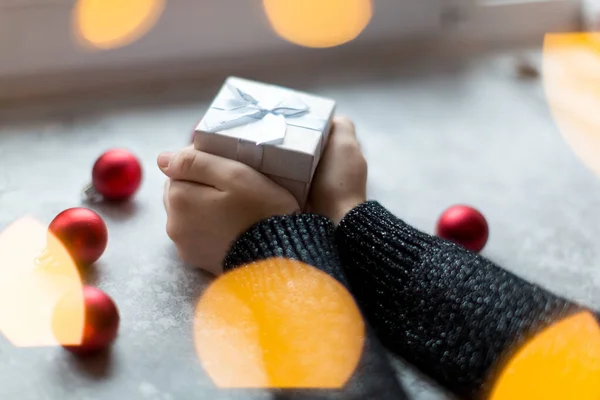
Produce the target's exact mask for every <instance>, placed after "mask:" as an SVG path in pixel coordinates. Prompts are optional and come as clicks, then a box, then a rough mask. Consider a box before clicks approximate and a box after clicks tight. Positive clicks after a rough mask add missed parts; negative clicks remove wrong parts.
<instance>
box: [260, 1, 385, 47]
mask: <svg viewBox="0 0 600 400" xmlns="http://www.w3.org/2000/svg"><path fill="white" fill-rule="evenodd" d="M263 7H264V9H265V12H266V14H267V17H268V19H269V21H270V23H271V26H272V27H273V29H274V30H275V32H276V33H277V34H278V35H279V36H281V37H282V38H283V39H285V40H288V41H290V42H292V43H295V44H297V45H300V46H305V47H318V48H323V47H333V46H338V45H341V44H344V43H346V42H349V41H351V40H353V39H355V38H356V37H357V36H358V35H360V33H361V32H362V31H363V30H364V29H365V28H366V27H367V25H368V24H369V21H370V20H371V17H372V15H373V5H372V2H371V0H302V1H298V0H263Z"/></svg>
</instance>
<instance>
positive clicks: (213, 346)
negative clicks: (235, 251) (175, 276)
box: [194, 258, 365, 389]
mask: <svg viewBox="0 0 600 400" xmlns="http://www.w3.org/2000/svg"><path fill="white" fill-rule="evenodd" d="M364 336H365V326H364V322H363V320H362V317H361V314H360V312H359V310H358V307H357V306H356V303H355V302H354V300H353V298H352V296H351V295H350V294H349V293H348V291H347V290H346V289H345V288H344V286H342V285H341V284H340V283H339V282H338V281H336V280H335V279H333V278H332V277H330V276H329V275H327V274H325V273H323V272H321V271H319V270H317V269H316V268H313V267H311V266H308V265H306V264H303V263H301V262H298V261H292V260H287V259H281V258H274V259H269V260H266V261H262V262H259V263H255V264H251V265H248V266H245V267H242V268H238V269H236V270H233V271H231V272H229V273H227V274H225V275H223V276H221V277H220V278H218V279H217V280H216V281H214V282H213V283H212V284H211V286H209V288H208V289H207V290H206V291H205V292H204V294H203V295H202V297H201V299H200V301H199V303H198V307H197V309H196V317H195V324H194V337H195V342H196V349H197V351H198V356H199V358H200V361H201V362H202V365H203V366H204V368H205V370H206V372H207V373H208V375H209V376H210V378H211V379H212V380H213V382H214V383H215V384H216V385H217V386H219V387H222V388H329V389H330V388H341V387H342V386H343V385H344V384H345V383H346V382H347V381H348V379H349V378H350V376H351V375H352V373H353V372H354V370H355V369H356V366H357V365H358V361H359V359H360V356H361V354H362V348H363V344H364Z"/></svg>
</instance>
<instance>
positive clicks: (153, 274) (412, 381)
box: [0, 57, 600, 400]
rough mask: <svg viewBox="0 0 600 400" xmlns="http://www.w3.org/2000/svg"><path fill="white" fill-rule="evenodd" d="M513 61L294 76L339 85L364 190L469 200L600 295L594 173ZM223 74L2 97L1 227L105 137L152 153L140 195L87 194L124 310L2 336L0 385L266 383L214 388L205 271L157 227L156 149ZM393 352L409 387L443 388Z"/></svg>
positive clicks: (47, 192) (431, 207)
mask: <svg viewBox="0 0 600 400" xmlns="http://www.w3.org/2000/svg"><path fill="white" fill-rule="evenodd" d="M508 61H509V59H506V58H503V57H499V58H496V57H488V58H484V59H481V60H478V61H477V62H473V63H470V64H469V65H467V66H465V67H461V66H458V65H455V66H447V67H444V68H441V67H439V68H438V67H437V66H435V65H426V66H422V67H420V68H419V70H418V71H417V70H412V71H411V70H406V71H402V72H401V71H393V70H394V68H392V69H391V70H392V71H390V70H388V71H387V72H386V73H385V76H380V75H378V73H372V74H371V75H370V76H371V77H375V78H374V79H370V78H369V76H367V75H369V74H366V75H365V73H364V71H363V72H356V71H355V72H352V71H350V72H347V73H346V74H340V76H338V77H336V79H335V80H329V79H328V78H327V77H325V76H322V77H319V78H318V81H317V80H315V81H314V82H313V84H312V85H303V86H302V87H299V89H306V90H309V91H312V92H315V93H317V94H322V95H325V96H328V97H332V98H334V99H336V100H337V101H338V102H339V113H343V114H347V115H350V116H352V117H353V118H354V119H355V121H356V124H357V127H358V129H359V136H360V139H361V141H362V143H363V146H364V149H365V152H366V154H367V158H368V160H369V166H370V183H369V187H370V197H372V198H375V199H378V200H380V201H381V202H382V203H383V204H384V205H386V206H388V207H389V208H390V209H391V210H392V211H394V212H395V213H397V215H399V216H401V217H402V218H403V219H405V220H406V221H407V222H409V223H412V224H413V225H415V226H417V227H418V228H421V229H422V230H424V231H427V232H432V231H433V227H434V224H435V220H436V218H437V217H438V215H439V214H440V213H441V211H442V210H443V209H444V208H445V207H447V206H449V205H451V204H453V203H457V202H460V203H470V204H472V205H475V206H476V207H478V208H479V209H480V210H481V211H482V212H483V213H484V214H485V215H486V216H487V218H488V221H489V224H490V227H491V237H490V242H489V244H488V246H487V247H486V249H485V250H484V254H485V255H486V256H488V257H490V258H491V259H493V260H495V261H497V262H498V263H500V264H501V265H504V266H505V267H507V268H508V269H511V270H513V271H514V272H516V273H517V274H519V275H521V276H523V277H525V278H526V279H530V280H533V281H536V282H539V283H540V284H543V285H544V286H546V287H547V288H549V289H551V290H553V291H556V292H558V293H560V294H563V295H566V296H568V297H569V298H571V299H574V300H577V301H581V302H584V303H586V304H588V305H591V306H594V307H597V308H600V295H599V294H598V293H599V292H598V287H600V247H599V246H598V245H597V243H596V239H597V238H598V237H600V224H599V223H598V222H599V221H600V211H599V207H598V206H600V202H599V200H598V199H600V181H599V180H598V179H597V178H596V177H595V176H594V175H593V174H592V173H591V172H589V171H588V170H586V168H585V167H584V166H583V165H582V164H581V163H580V162H579V161H578V159H577V158H576V157H575V156H574V155H573V153H572V152H571V151H570V149H569V148H568V147H567V146H566V145H565V144H564V142H563V141H562V139H561V137H560V135H559V132H558V131H557V129H556V127H555V125H554V124H553V122H552V119H551V117H550V114H549V111H548V110H547V107H546V105H545V101H544V98H543V92H542V89H541V87H540V84H539V81H524V82H521V81H519V80H517V79H516V78H515V77H514V73H513V72H514V71H513V69H512V68H511V64H510V62H508ZM279 83H286V82H284V81H280V82H279ZM290 85H293V82H291V83H290ZM217 86H218V83H215V86H213V87H211V88H207V89H206V90H205V91H204V92H197V93H196V94H195V96H192V94H191V90H190V89H188V90H180V91H174V92H173V93H171V92H169V93H165V92H155V93H154V94H150V95H148V94H146V95H145V96H142V97H140V99H138V100H140V101H139V103H138V101H137V100H136V99H135V98H134V99H133V100H131V99H130V100H127V101H126V100H123V101H122V104H121V102H116V101H115V100H111V101H100V102H99V103H94V102H76V103H73V104H69V103H64V104H62V105H61V104H57V105H56V107H53V108H40V107H37V108H35V109H34V108H31V109H29V108H27V109H24V108H21V109H4V110H2V109H0V121H3V122H0V229H2V228H4V227H6V226H7V225H8V224H9V223H11V222H12V221H14V220H16V219H18V218H19V217H21V216H23V215H27V214H29V215H33V216H35V217H36V218H38V219H39V220H40V221H41V222H43V223H45V224H47V223H49V222H50V221H51V219H52V218H53V217H54V216H55V215H56V214H57V213H58V212H60V211H62V210H63V209H65V208H68V207H73V206H78V205H80V204H81V203H80V197H79V192H80V189H81V188H82V186H83V185H84V184H86V183H87V181H88V179H89V174H90V170H91V166H92V163H93V161H94V160H95V158H96V157H97V156H98V155H99V154H100V153H101V152H102V151H104V150H106V149H107V148H110V147H126V148H129V149H132V150H133V151H134V152H135V153H136V154H138V155H139V156H140V158H141V159H142V161H143V163H144V167H145V177H144V183H143V186H142V189H141V191H140V192H139V194H138V195H137V197H136V199H135V201H134V202H133V203H131V204H130V205H128V206H125V207H123V206H121V207H110V206H101V207H99V208H98V207H97V208H96V209H97V210H98V211H99V213H100V214H101V215H102V216H103V217H105V219H106V221H107V223H108V226H109V235H110V241H109V246H108V249H107V251H106V253H105V255H104V256H103V257H102V259H101V261H100V262H99V263H98V264H97V265H96V267H95V273H94V274H92V275H93V276H92V277H90V278H91V281H90V283H92V284H95V285H97V286H99V287H100V288H102V289H103V290H105V291H106V292H108V293H109V294H110V295H111V296H113V298H114V299H115V300H116V302H117V304H118V305H119V308H120V311H121V317H122V325H121V329H120V336H119V339H118V340H117V342H116V343H115V346H114V347H113V349H112V351H111V353H110V354H109V355H105V356H103V357H100V358H96V359H92V360H88V361H78V360H76V359H75V358H73V357H71V356H70V355H69V354H68V353H65V352H64V351H62V350H61V349H59V348H42V349H17V348H13V347H12V346H10V345H9V344H8V342H6V341H4V340H3V339H0V353H1V354H2V362H0V377H1V380H0V398H2V399H19V400H34V399H35V400H37V399H40V400H44V399H52V400H58V399H60V400H75V399H76V400H85V399H100V400H112V399H147V400H172V399H192V398H193V399H211V400H212V399H215V400H216V399H245V398H252V399H263V398H264V399H268V398H270V396H269V395H267V394H261V393H259V392H256V391H252V394H250V393H245V392H244V391H241V392H240V391H237V392H230V391H220V390H218V389H216V388H215V387H214V386H213V385H212V383H211V382H210V380H209V379H208V377H207V376H206V375H205V373H204V372H203V370H202V368H201V365H200V363H199V361H198V359H197V357H196V355H195V351H194V345H193V340H192V321H193V313H194V307H195V303H196V301H197V300H198V297H199V295H200V294H201V292H202V290H203V288H205V287H206V285H207V284H208V283H209V282H210V278H209V277H207V276H206V275H204V274H202V273H200V272H198V271H194V270H190V269H186V268H185V267H183V266H182V265H181V264H180V262H179V261H178V260H177V257H176V253H175V251H174V250H173V248H172V246H171V244H170V242H169V239H168V238H167V236H166V234H165V230H164V225H165V213H164V210H163V206H162V202H161V196H162V185H163V182H164V178H163V176H162V174H161V173H160V172H159V171H158V169H157V168H155V158H156V156H157V154H158V153H159V152H161V151H163V150H174V149H177V148H178V147H181V146H183V145H185V144H186V142H187V141H188V139H189V136H190V133H191V129H192V127H193V126H194V125H195V123H196V122H197V121H198V120H199V118H200V117H201V116H202V114H203V112H204V110H205V109H206V107H207V105H208V102H209V101H210V97H211V95H212V93H214V90H213V89H215V88H216V87H217ZM198 93H199V94H198ZM192 97H193V100H189V99H191V98H192ZM142 236H145V237H144V238H142ZM395 363H396V365H397V367H398V371H399V375H400V376H401V377H402V380H403V381H404V382H405V384H406V386H407V388H408V389H409V391H410V393H412V395H413V397H414V398H415V399H422V400H434V399H447V398H448V396H447V395H444V394H443V393H442V392H441V391H439V390H438V389H436V388H435V387H434V386H433V385H432V384H431V383H429V382H428V381H427V380H425V379H423V378H421V377H419V376H418V375H417V374H415V373H414V372H413V371H411V370H410V369H408V368H407V367H406V366H404V365H403V364H402V363H400V362H396V361H395Z"/></svg>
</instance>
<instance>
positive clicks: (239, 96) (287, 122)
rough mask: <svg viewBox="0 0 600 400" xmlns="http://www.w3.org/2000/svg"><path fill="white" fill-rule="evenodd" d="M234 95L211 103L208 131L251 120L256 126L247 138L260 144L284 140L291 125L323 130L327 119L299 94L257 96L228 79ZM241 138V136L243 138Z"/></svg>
mask: <svg viewBox="0 0 600 400" xmlns="http://www.w3.org/2000/svg"><path fill="white" fill-rule="evenodd" d="M226 85H227V88H228V89H229V93H230V94H231V95H232V96H231V98H227V99H223V98H218V99H217V100H215V102H214V103H213V105H212V106H211V112H210V113H208V114H207V116H210V118H207V119H205V121H204V131H205V132H208V133H218V132H221V131H224V130H227V129H231V128H235V127H239V126H244V125H248V124H260V126H253V127H252V130H251V131H249V132H248V135H247V136H245V137H244V138H243V139H245V140H249V141H252V142H254V143H255V144H256V145H259V144H274V145H276V144H282V143H283V141H284V139H285V136H286V132H287V127H288V126H297V127H301V128H305V129H310V130H314V131H322V130H323V129H324V128H325V126H326V124H327V121H326V120H324V119H320V118H314V117H312V116H311V115H310V114H311V112H310V107H309V106H308V105H307V104H305V103H304V102H303V101H302V100H301V99H300V98H299V97H298V96H294V95H293V94H292V95H288V96H287V97H286V98H284V99H281V98H273V97H274V96H268V98H265V99H260V100H259V99H256V98H255V97H254V96H252V95H250V94H249V93H247V92H245V91H243V90H242V89H240V88H239V87H237V86H235V85H233V84H231V83H229V82H228V83H227V84H226ZM240 139H241V138H240Z"/></svg>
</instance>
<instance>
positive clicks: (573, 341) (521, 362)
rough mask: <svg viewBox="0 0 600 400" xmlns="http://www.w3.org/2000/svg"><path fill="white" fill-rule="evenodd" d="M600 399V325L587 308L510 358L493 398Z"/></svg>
mask: <svg viewBox="0 0 600 400" xmlns="http://www.w3.org/2000/svg"><path fill="white" fill-rule="evenodd" d="M514 399H544V400H565V399H577V400H598V399H600V327H599V326H598V321H597V320H596V319H595V318H594V316H593V315H591V314H590V313H588V312H582V313H579V314H575V315H573V316H570V317H568V318H566V319H564V320H562V321H560V322H558V323H556V324H554V325H553V326H551V327H549V328H548V329H546V330H545V331H543V332H541V333H540V334H538V335H537V336H535V337H534V338H533V339H532V340H530V341H529V342H528V343H527V344H526V345H525V346H524V347H523V348H522V349H521V350H520V351H518V352H517V353H516V354H515V355H514V356H513V357H512V359H511V360H510V361H509V362H508V364H507V365H506V367H505V368H504V370H503V371H502V373H501V374H500V376H499V379H498V380H497V382H496V385H495V387H494V389H493V391H492V395H491V397H490V400H514Z"/></svg>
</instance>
